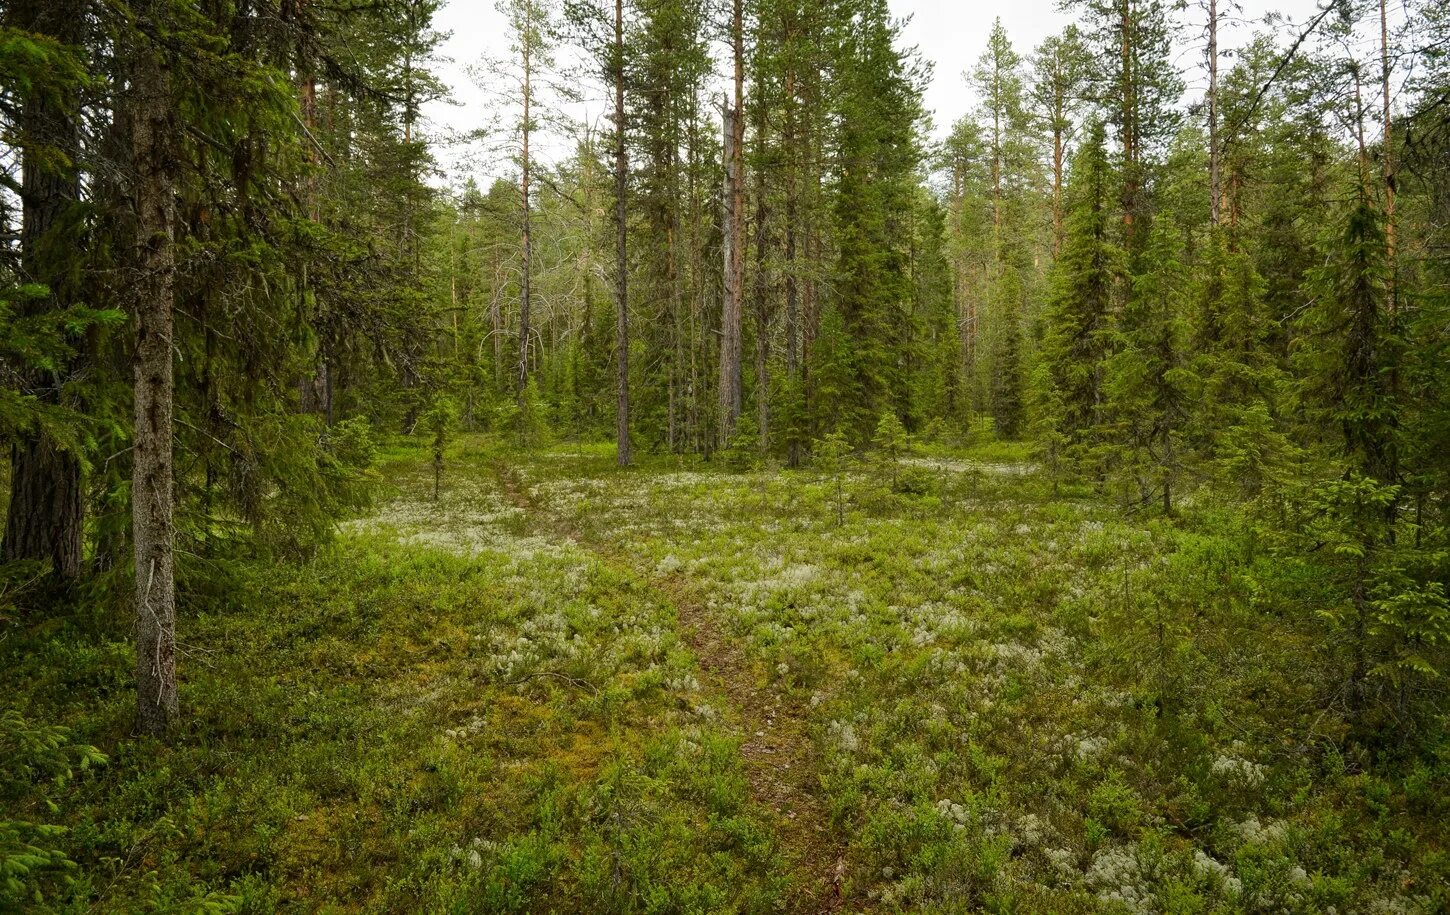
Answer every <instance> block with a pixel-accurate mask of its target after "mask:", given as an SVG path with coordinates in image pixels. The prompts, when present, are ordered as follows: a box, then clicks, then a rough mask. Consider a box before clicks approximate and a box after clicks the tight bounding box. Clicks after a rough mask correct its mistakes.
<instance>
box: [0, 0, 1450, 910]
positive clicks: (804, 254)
mask: <svg viewBox="0 0 1450 915" xmlns="http://www.w3.org/2000/svg"><path fill="white" fill-rule="evenodd" d="M440 2H441V0H381V2H371V0H370V2H353V0H342V2H321V0H241V2H214V0H132V2H120V0H4V2H3V4H0V10H3V12H0V23H3V25H0V75H3V86H0V381H3V384H0V436H3V438H4V440H5V441H6V442H7V443H8V448H9V450H10V461H9V465H8V470H5V471H3V472H0V476H3V479H4V482H5V489H6V490H7V491H8V501H7V502H6V503H5V504H6V509H5V518H6V524H5V529H4V535H3V560H4V563H5V564H4V565H3V567H0V568H3V570H4V571H3V577H0V619H4V620H7V621H22V622H24V623H25V625H31V624H32V623H33V621H34V620H36V619H40V618H44V617H45V616H46V615H47V614H51V613H53V612H56V608H60V607H75V606H85V607H88V608H92V610H94V611H95V612H101V613H110V614H118V615H121V616H127V617H129V616H131V615H133V614H134V620H135V622H134V638H135V640H136V646H137V660H136V663H135V682H136V689H137V691H138V697H139V699H138V702H137V717H136V727H137V729H138V730H139V731H140V732H142V733H147V734H152V735H161V734H165V733H167V732H173V731H174V730H175V728H177V727H178V725H179V723H180V722H181V721H183V720H184V716H181V715H180V713H179V709H180V705H179V703H178V696H177V679H176V665H177V663H178V654H179V652H180V651H181V650H182V649H178V643H177V628H178V623H177V615H178V614H177V607H178V606H181V607H182V608H183V613H182V616H183V620H182V622H181V623H180V624H179V625H180V628H181V629H182V630H184V629H185V628H186V625H187V624H186V621H185V608H186V607H187V606H188V605H196V606H201V605H204V604H205V602H206V601H207V600H208V599H210V596H212V595H216V594H219V593H224V592H226V591H227V590H228V589H230V588H233V587H235V586H236V582H237V581H238V580H239V579H237V578H236V576H237V575H238V574H239V573H238V572H237V571H236V570H237V568H238V567H239V566H241V565H244V564H246V563H254V562H256V561H258V560H259V559H260V560H263V561H266V562H273V561H277V562H291V561H297V560H305V559H306V558H307V557H309V556H311V555H313V554H314V553H315V551H316V550H317V549H318V548H319V546H320V545H321V544H323V543H325V542H326V541H327V540H328V539H329V538H330V537H331V536H332V535H333V533H334V531H335V529H336V522H337V520H338V519H339V518H342V517H345V516H347V515H348V514H349V513H353V512H356V511H357V510H359V509H361V508H362V507H363V506H365V505H366V504H367V503H368V500H369V498H370V495H371V493H372V492H373V491H374V490H375V488H376V484H377V479H376V473H375V471H374V470H373V469H372V464H373V461H374V458H375V453H376V449H377V448H378V446H379V444H380V443H382V442H384V441H386V440H389V439H390V438H391V437H394V436H397V435H407V436H413V437H418V438H420V439H421V440H423V441H425V442H426V443H428V446H429V447H431V448H433V450H434V452H435V453H436V458H435V460H436V472H437V473H438V474H443V473H444V463H443V462H444V454H445V451H446V450H447V448H448V447H449V445H450V443H451V442H453V441H454V439H455V436H457V435H458V434H460V433H487V434H489V435H491V436H494V437H496V438H498V439H500V440H504V441H507V442H511V443H514V444H516V445H517V446H519V447H520V448H523V449H528V448H533V447H538V446H542V445H544V444H547V443H549V442H551V441H560V440H568V441H579V442H588V441H597V440H603V439H612V440H613V441H614V442H615V443H616V444H617V452H616V454H617V462H618V463H619V464H620V465H628V464H630V463H631V461H632V460H635V459H636V458H637V457H638V456H639V455H661V454H667V455H682V456H686V457H690V458H692V459H693V458H694V457H695V456H698V458H699V459H701V460H707V461H711V462H719V466H723V467H730V468H759V467H762V466H767V467H776V466H779V467H784V468H797V467H807V466H815V467H817V468H819V467H822V466H837V465H839V464H840V463H841V462H843V461H850V460H852V459H853V456H859V455H863V454H867V453H870V454H881V453H890V454H892V455H895V454H896V453H897V452H898V451H900V450H902V449H905V448H907V447H908V446H918V445H920V446H929V447H937V448H942V449H950V448H952V447H956V446H962V445H970V444H972V443H981V442H985V441H1011V442H1015V441H1020V442H1024V443H1026V444H1025V445H1024V447H1025V448H1027V449H1028V450H1030V452H1031V455H1032V460H1033V461H1034V462H1035V466H1036V468H1037V470H1038V472H1040V473H1041V474H1042V475H1043V476H1044V478H1045V479H1047V480H1050V481H1051V485H1052V488H1053V492H1054V493H1056V492H1059V491H1060V492H1062V493H1064V494H1068V495H1073V496H1074V497H1077V496H1079V495H1081V494H1083V493H1089V494H1091V496H1092V497H1094V498H1097V497H1101V498H1105V499H1108V500H1111V501H1112V502H1113V503H1115V504H1116V505H1118V506H1119V507H1120V508H1121V510H1122V511H1123V512H1125V513H1127V515H1128V516H1129V517H1133V518H1153V517H1160V516H1161V517H1163V518H1167V519H1170V520H1171V519H1175V518H1178V517H1180V516H1181V515H1183V514H1184V513H1185V512H1196V513H1198V516H1199V517H1200V518H1204V517H1206V518H1210V519H1212V520H1211V523H1212V524H1213V525H1216V526H1217V528H1218V529H1220V530H1222V531H1228V532H1231V533H1232V536H1233V537H1235V538H1239V541H1240V542H1243V543H1250V544H1252V545H1253V546H1252V549H1254V550H1258V551H1266V552H1267V553H1268V554H1270V555H1274V556H1279V557H1286V561H1287V557H1294V558H1296V561H1298V560H1302V561H1304V562H1307V563H1311V564H1312V568H1313V569H1314V572H1313V574H1312V575H1310V574H1308V573H1306V579H1305V581H1304V582H1303V587H1304V588H1305V589H1309V590H1310V591H1312V594H1313V598H1312V600H1309V601H1307V603H1309V604H1312V607H1311V608H1310V609H1306V610H1305V611H1304V612H1305V615H1306V618H1308V619H1310V620H1311V622H1312V625H1313V626H1314V627H1315V629H1316V631H1317V632H1318V633H1319V635H1320V637H1321V641H1322V644H1323V645H1325V646H1327V650H1328V651H1329V652H1330V653H1331V655H1332V656H1333V658H1334V659H1335V665H1336V666H1335V670H1336V671H1337V676H1336V677H1335V678H1334V682H1333V684H1332V686H1331V687H1330V688H1327V689H1326V691H1325V694H1324V695H1322V696H1320V697H1318V698H1317V699H1316V700H1315V701H1316V702H1318V703H1319V707H1320V708H1321V709H1323V710H1324V711H1325V713H1326V714H1331V715H1333V716H1335V718H1336V719H1337V720H1340V721H1342V722H1343V728H1342V732H1341V737H1342V738H1343V740H1345V741H1347V742H1350V743H1356V742H1357V743H1358V744H1359V745H1363V746H1375V747H1396V748H1398V749H1397V750H1396V751H1395V752H1407V753H1416V752H1429V751H1424V750H1423V748H1424V747H1425V746H1432V745H1435V744H1434V741H1435V739H1436V738H1434V737H1433V735H1434V734H1437V733H1439V732H1440V729H1441V728H1443V725H1444V721H1443V715H1444V710H1445V695H1446V694H1445V687H1446V681H1445V677H1446V675H1447V674H1450V596H1447V594H1446V590H1445V585H1446V581H1447V577H1450V553H1447V549H1450V12H1447V9H1446V7H1445V6H1444V5H1443V4H1441V3H1438V2H1434V0H1404V2H1396V3H1393V4H1391V3H1389V0H1378V2H1377V3H1375V2H1368V3H1367V2H1361V0H1326V2H1325V3H1324V5H1323V6H1321V7H1319V8H1318V10H1317V11H1316V12H1315V13H1314V14H1313V15H1312V17H1310V18H1308V19H1306V20H1305V21H1302V22H1288V21H1285V20H1282V19H1281V20H1277V21H1276V22H1274V23H1273V24H1272V25H1269V26H1266V27H1265V28H1264V30H1263V31H1262V32H1261V33H1259V34H1258V35H1256V36H1255V37H1254V39H1253V40H1252V41H1251V42H1250V43H1248V44H1247V45H1246V46H1245V47H1243V48H1242V49H1240V50H1239V51H1238V52H1237V53H1235V54H1233V55H1232V56H1229V55H1227V54H1223V53H1220V51H1219V47H1218V39H1217V35H1218V30H1219V28H1220V27H1221V25H1222V23H1223V22H1225V21H1226V20H1227V18H1228V17H1230V16H1233V15H1235V10H1234V9H1233V7H1232V4H1231V3H1229V2H1228V0H1202V2H1197V3H1194V4H1189V5H1182V4H1172V3H1168V2H1163V0H1071V2H1068V3H1066V4H1065V5H1064V7H1063V11H1062V12H1063V19H1064V21H1065V22H1067V21H1071V22H1072V23H1073V24H1072V25H1068V26H1066V27H1065V28H1064V29H1063V31H1062V32H1061V33H1060V34H1058V35H1056V36H1054V37H1052V38H1050V39H1048V40H1046V41H1044V42H1043V43H1041V44H1040V45H1039V46H1038V47H1036V48H1030V49H1029V48H1022V47H1016V46H1014V44H1013V41H1012V38H1011V36H1010V35H1008V34H1007V33H1006V31H1005V30H1004V29H1003V28H1002V27H1001V25H1000V23H999V24H998V25H997V26H996V27H995V28H994V29H993V30H992V32H991V36H990V39H989V41H988V43H987V45H986V47H985V48H976V49H972V52H971V57H972V59H964V60H963V61H961V62H960V63H961V65H962V67H963V69H965V70H966V76H965V78H966V79H968V80H970V82H971V84H972V86H973V87H974V90H975V93H976V95H977V96H978V97H979V98H980V99H981V102H980V105H979V106H978V108H977V109H976V110H973V111H971V112H969V113H967V114H966V115H964V116H962V117H961V118H960V119H959V120H957V121H956V122H955V123H953V124H951V125H950V130H949V132H948V133H947V134H946V138H945V140H943V141H940V142H938V141H935V140H933V139H932V138H931V134H930V130H929V126H928V121H927V117H926V113H925V112H924V110H923V104H922V93H923V88H924V86H925V84H926V81H928V80H929V79H932V78H938V79H941V78H952V77H951V76H950V75H949V74H935V75H933V74H932V73H931V72H930V68H929V67H928V66H927V65H925V64H924V63H923V61H922V60H921V59H920V58H919V57H918V56H917V55H916V54H915V53H914V52H913V51H912V50H911V49H910V48H906V47H903V42H902V40H901V27H900V23H899V22H898V21H897V20H895V19H893V17H892V14H891V12H890V10H889V8H888V5H887V3H886V2H885V0H613V2H596V0H568V2H565V3H562V4H560V3H555V2H551V0H503V2H502V3H501V9H502V10H503V11H504V12H505V14H506V20H507V28H508V35H507V38H508V42H507V45H508V53H507V54H505V55H502V56H500V57H499V58H498V59H494V60H485V61H480V62H478V64H477V66H476V67H475V68H474V75H475V77H476V79H477V80H478V81H479V83H480V85H482V86H486V87H487V90H488V93H489V98H490V100H491V102H492V112H491V116H490V118H489V121H488V123H486V124H480V125H479V130H478V132H477V134H475V135H474V136H472V137H469V138H466V139H467V140H468V141H469V142H471V143H472V144H474V146H475V148H477V149H479V150H484V151H486V155H487V156H488V157H489V158H490V161H491V162H492V163H494V164H493V167H492V169H493V171H494V172H497V173H501V174H505V175H506V177H504V178H500V179H498V180H495V181H492V182H491V183H487V186H480V185H479V184H478V183H475V182H473V181H467V182H465V183H463V184H462V185H461V186H444V183H443V181H442V180H441V179H440V178H439V175H438V170H437V166H436V159H435V156H436V155H437V151H438V148H439V147H438V143H439V142H440V140H441V138H439V137H435V136H430V135H429V134H428V132H427V131H426V130H425V129H424V127H423V126H422V124H421V116H420V111H421V110H422V109H423V107H424V106H426V105H428V104H430V103H432V102H434V101H435V100H438V99H442V98H445V97H446V96H447V94H448V91H449V89H448V87H447V86H445V85H443V84H442V82H441V81H440V78H439V76H438V73H439V67H440V61H439V46H440V42H441V41H442V40H443V38H444V36H443V35H441V34H440V33H439V32H438V31H436V29H435V27H434V24H433V20H434V17H435V15H436V13H437V11H438V8H439V5H440ZM1185 47H1187V48H1189V49H1191V53H1189V54H1187V55H1186V56H1185V55H1183V54H1181V53H1180V52H1181V50H1182V49H1183V48H1185ZM569 49H575V50H577V51H578V52H579V53H577V54H576V53H573V51H572V50H571V52H570V53H568V54H565V53H563V51H565V50H569ZM581 55H582V58H583V59H584V60H586V61H587V62H588V65H587V67H586V68H585V69H584V71H583V72H576V71H575V70H573V69H570V68H568V67H565V66H563V65H561V64H560V63H559V61H561V60H566V59H573V58H576V57H580V56H581ZM722 64H723V68H724V72H723V82H722V74H721V72H720V70H721V65H722ZM1190 81H1191V82H1192V84H1193V85H1194V87H1195V88H1194V90H1193V91H1192V92H1190V91H1188V90H1187V88H1186V85H1187V83H1188V82H1190ZM722 86H723V89H724V94H723V97H722V95H721V94H720V93H721V89H722ZM581 92H588V93H591V94H593V95H595V96H598V97H607V98H609V99H610V104H609V106H608V108H607V110H606V114H605V116H604V117H603V118H601V119H600V120H599V121H598V122H595V123H579V122H573V121H570V120H569V119H568V118H567V117H566V116H565V112H567V111H570V110H574V100H575V99H577V98H578V97H579V94H580V93H581ZM561 149H562V150H566V151H567V154H566V155H562V156H561V155H558V151H559V150H561ZM435 482H436V481H435ZM893 485H894V486H909V485H911V483H910V481H909V480H908V481H907V482H905V483H902V482H900V481H897V480H896V478H895V477H894V476H893ZM445 498H446V496H445ZM97 608H99V609H97ZM181 663H183V664H184V663H186V662H185V661H184V660H183V661H182V662H181ZM9 714H10V713H9V712H7V715H9ZM4 729H5V730H4V739H5V740H6V741H7V743H6V746H7V747H20V746H32V747H33V746H39V745H41V744H44V745H46V746H49V747H51V748H52V749H54V747H57V746H59V747H63V746H65V739H64V737H63V736H59V732H55V731H54V730H53V729H50V728H49V727H48V723H47V722H44V721H35V720H31V719H30V718H29V717H27V716H26V715H25V714H23V711H21V712H16V713H15V714H14V717H7V718H6V719H5V725H4ZM47 735H49V736H47ZM1427 741H1428V743H1427ZM1439 745H1440V746H1442V747H1443V743H1442V744H1439ZM1416 747H1419V748H1420V749H1415V748H1416ZM7 752H13V753H15V754H19V753H20V751H19V750H13V751H12V750H7ZM27 752H28V751H27ZM55 752H57V753H60V752H62V751H61V750H55ZM1441 752H1443V750H1442V751H1441ZM16 758H17V759H19V758H21V757H20V756H19V755H17V756H16ZM27 758H28V757H27ZM22 827H24V828H22ZM28 828H29V827H28V826H26V824H24V823H21V822H19V821H18V820H17V821H16V822H15V823H9V822H5V823H0V842H4V841H10V840H11V839H13V840H14V841H15V842H21V839H19V838H15V837H16V836H22V835H26V836H30V835H31V834H30V833H28V832H25V831H24V830H25V829H28ZM7 829H8V830H11V831H10V832H6V830H7ZM22 844H23V845H24V847H25V848H28V849H30V851H28V852H26V854H33V855H39V856H40V858H38V859H37V860H40V861H42V862H43V861H44V860H49V859H46V858H45V854H47V853H46V852H44V850H43V848H44V847H45V842H44V841H42V840H41V839H36V838H35V837H34V836H31V838H27V839H25V840H24V842H23V843H22ZM4 854H9V851H8V846H4V845H0V855H4ZM8 860H9V859H8V858H0V861H8ZM17 860H19V859H18V858H17ZM32 864H34V862H32ZM7 866H8V865H7ZM22 872H24V869H23V868H22ZM0 877H4V878H6V879H8V877H6V872H5V871H3V870H0ZM16 886H19V884H18V883H17V884H16ZM4 898H5V897H4V895H3V894H0V900H3V899H4Z"/></svg>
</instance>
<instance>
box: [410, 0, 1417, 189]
mask: <svg viewBox="0 0 1450 915" xmlns="http://www.w3.org/2000/svg"><path fill="white" fill-rule="evenodd" d="M1401 2H1402V0H1401ZM890 3H891V9H892V11H893V12H894V13H895V14H896V15H897V16H898V17H907V16H909V17H910V20H909V21H908V23H907V25H906V28H905V30H904V33H903V40H904V41H905V43H907V44H914V45H915V46H916V47H917V49H918V50H919V51H920V53H921V55H922V57H923V58H925V59H926V60H928V61H931V62H932V64H933V66H934V68H935V70H934V75H933V79H932V82H931V85H930V87H929V88H928V89H927V92H926V107H927V109H928V111H930V112H931V114H932V122H933V126H934V129H935V132H936V133H937V134H938V135H940V134H942V133H944V132H945V130H946V129H947V128H948V127H949V126H950V125H951V123H952V122H953V121H955V120H956V119H957V118H959V117H961V116H962V115H963V114H965V113H966V112H967V111H969V110H970V109H971V108H972V106H973V105H974V103H975V99H974V98H973V96H972V93H971V91H970V90H969V89H968V88H967V86H966V83H965V81H964V79H963V76H962V73H963V71H965V70H968V69H970V68H971V67H972V65H973V63H974V62H975V61H976V59H977V57H978V56H979V55H980V54H981V53H982V50H983V48H984V47H985V46H986V42H987V35H988V33H989V32H990V31H991V28H992V20H993V17H994V16H1001V18H1002V24H1003V25H1004V26H1005V27H1006V29H1007V34H1008V36H1009V37H1010V38H1011V39H1012V44H1013V46H1014V48H1016V50H1017V52H1018V53H1019V54H1021V55H1022V56H1023V57H1026V56H1027V55H1028V54H1030V53H1031V51H1032V49H1033V48H1034V47H1036V45H1037V44H1038V42H1040V41H1042V39H1044V38H1046V37H1047V36H1048V35H1051V34H1053V33H1055V32H1057V31H1059V30H1060V29H1062V27H1063V26H1065V25H1066V24H1067V23H1068V22H1070V21H1073V19H1074V18H1075V17H1074V16H1073V15H1071V14H1069V13H1065V12H1061V11H1059V9H1058V6H1057V0H1012V2H1009V3H1005V4H1002V5H1000V6H998V5H996V4H990V3H980V2H972V0H890ZM1227 3H1228V0H1221V2H1220V6H1225V5H1227ZM1396 5H1398V4H1396ZM1316 6H1317V4H1316V0H1240V4H1239V7H1240V8H1239V10H1238V11H1237V13H1236V14H1235V17H1234V18H1235V20H1236V24H1235V25H1234V26H1233V27H1228V28H1225V29H1221V30H1220V31H1221V34H1220V45H1221V46H1222V47H1223V48H1225V49H1226V50H1231V49H1232V48H1234V47H1236V46H1238V45H1240V44H1242V43H1243V42H1244V41H1246V40H1247V39H1248V37H1249V36H1250V35H1251V34H1252V32H1253V31H1254V30H1256V29H1258V28H1262V27H1263V26H1262V25H1261V23H1262V21H1263V18H1264V15H1265V14H1266V13H1267V12H1269V11H1270V10H1274V11H1277V12H1280V13H1283V14H1284V15H1286V16H1287V17H1288V18H1289V19H1290V20H1291V21H1292V22H1294V23H1299V22H1302V21H1304V20H1305V19H1307V18H1308V17H1309V16H1310V15H1312V14H1313V13H1314V11H1315V9H1316ZM1204 17H1205V14H1204V13H1203V11H1202V10H1200V9H1199V8H1198V4H1197V3H1196V2H1190V6H1189V9H1188V10H1187V11H1186V12H1185V13H1183V14H1182V15H1181V16H1180V21H1181V22H1182V23H1183V28H1182V33H1181V35H1180V45H1181V47H1180V49H1179V53H1178V59H1177V64H1178V67H1179V69H1180V70H1181V71H1182V72H1183V74H1184V78H1185V80H1186V82H1187V83H1188V87H1189V88H1188V97H1189V98H1190V99H1191V98H1195V97H1197V96H1199V95H1201V94H1202V91H1203V89H1202V87H1203V84H1204V81H1205V77H1204V76H1203V72H1202V63H1203V59H1202V43H1203V42H1202V37H1201V32H1202V27H1201V25H1200V23H1201V22H1202V20H1203V19H1204ZM437 27H438V29H439V30H440V31H451V32H452V36H451V37H450V38H449V40H448V41H447V42H446V43H445V45H444V46H443V50H442V53H443V54H444V56H446V57H447V58H449V62H448V63H447V64H445V66H444V67H443V72H442V76H443V79H444V82H445V83H447V84H448V85H449V86H451V87H452V88H453V93H454V102H455V104H447V103H442V102H438V103H434V104H433V105H431V106H430V107H429V109H428V110H427V111H426V112H425V115H426V116H427V118H428V119H429V120H430V122H431V124H432V132H433V133H434V134H435V136H437V137H439V138H441V136H442V135H445V134H447V133H449V132H450V131H464V130H470V129H474V128H477V127H478V126H480V125H481V124H482V123H484V121H485V114H484V112H485V109H486V106H487V104H488V101H487V98H486V96H485V93H484V92H482V91H481V90H480V89H478V88H477V87H476V86H475V85H474V84H473V82H472V81H471V80H470V79H469V77H468V75H467V72H466V68H467V65H469V64H471V63H473V62H475V61H477V60H478V59H479V57H480V56H481V55H483V54H485V53H487V54H492V55H499V54H502V53H503V52H504V51H505V49H506V47H507V39H506V38H505V36H504V34H503V17H502V16H501V15H500V14H499V13H498V12H497V11H496V10H495V9H494V5H493V0H450V2H449V3H448V5H447V6H445V7H444V8H443V9H442V10H441V11H440V12H439V14H438V17H437ZM558 56H559V61H560V63H564V62H565V61H566V60H567V59H568V57H569V56H570V54H569V52H567V51H565V50H564V49H561V53H560V54H559V55H558ZM604 110H605V103H604V100H603V99H594V100H592V101H586V102H585V103H584V104H583V105H582V106H580V107H579V108H578V110H576V111H575V112H574V114H575V115H576V116H579V117H587V118H590V119H593V120H598V119H599V118H600V115H601V113H602V112H603V111H604ZM566 148H567V147H558V148H556V149H555V154H556V155H557V154H559V153H560V152H562V151H564V149H566ZM546 150H547V146H546ZM438 158H439V160H440V162H441V163H442V164H443V165H444V167H445V171H446V176H445V179H444V180H446V181H454V180H462V179H463V178H464V177H465V176H467V175H468V174H470V173H471V174H472V175H473V176H474V177H475V178H477V179H479V182H480V184H486V182H487V181H488V180H489V176H490V175H492V174H497V173H498V172H499V167H498V166H496V165H490V164H489V163H486V162H480V161H478V160H477V157H476V156H474V157H470V156H466V155H463V154H462V153H461V152H460V151H458V150H450V149H447V148H443V147H440V148H439V149H438Z"/></svg>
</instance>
